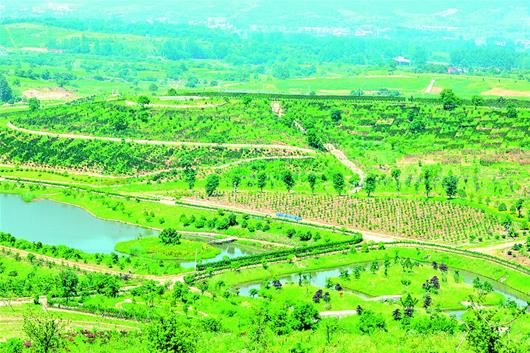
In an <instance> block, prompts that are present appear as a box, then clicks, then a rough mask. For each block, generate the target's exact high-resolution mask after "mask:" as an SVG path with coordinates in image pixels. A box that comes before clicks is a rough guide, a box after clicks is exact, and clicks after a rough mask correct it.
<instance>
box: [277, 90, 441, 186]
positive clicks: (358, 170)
mask: <svg viewBox="0 0 530 353" xmlns="http://www.w3.org/2000/svg"><path fill="white" fill-rule="evenodd" d="M433 84H434V83H433ZM271 109H272V112H273V113H274V114H276V115H277V116H279V117H281V116H283V109H282V106H281V105H280V102H272V103H271ZM294 126H295V127H296V128H297V129H298V130H300V132H301V133H302V134H305V133H306V129H304V127H303V126H302V124H300V123H299V122H298V121H296V120H295V121H294ZM324 147H325V148H326V150H327V151H328V152H329V153H331V154H332V155H333V156H334V157H335V158H337V159H338V160H339V162H341V163H342V164H343V165H345V166H346V167H347V168H348V169H350V170H351V171H352V172H354V173H355V174H357V175H359V186H357V187H355V188H354V189H353V190H351V192H352V193H356V192H359V191H360V190H361V189H362V188H363V185H364V179H365V178H366V175H365V173H364V172H363V171H362V170H361V168H359V167H358V166H357V165H355V163H353V162H352V161H350V160H349V159H348V157H346V155H345V154H344V152H342V151H341V150H339V149H337V148H336V147H335V146H334V145H332V144H331V143H327V144H325V145H324Z"/></svg>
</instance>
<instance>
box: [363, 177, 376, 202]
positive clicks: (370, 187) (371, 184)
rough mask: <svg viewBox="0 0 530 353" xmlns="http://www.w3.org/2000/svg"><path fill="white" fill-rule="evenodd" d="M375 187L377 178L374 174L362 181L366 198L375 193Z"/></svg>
mask: <svg viewBox="0 0 530 353" xmlns="http://www.w3.org/2000/svg"><path fill="white" fill-rule="evenodd" d="M376 185H377V177H376V176H375V175H374V174H370V175H368V176H367V177H366V180H365V181H364V190H365V191H366V193H367V194H368V197H370V196H371V195H372V193H373V192H374V191H375V188H376Z"/></svg>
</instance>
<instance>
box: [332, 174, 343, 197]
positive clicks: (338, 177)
mask: <svg viewBox="0 0 530 353" xmlns="http://www.w3.org/2000/svg"><path fill="white" fill-rule="evenodd" d="M345 186H346V182H345V181H344V175H342V173H335V174H333V187H334V188H335V191H337V194H339V195H341V194H342V193H343V192H344V187H345Z"/></svg>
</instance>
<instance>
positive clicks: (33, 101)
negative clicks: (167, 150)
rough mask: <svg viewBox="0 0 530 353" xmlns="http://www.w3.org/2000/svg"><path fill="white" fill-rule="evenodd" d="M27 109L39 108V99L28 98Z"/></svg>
mask: <svg viewBox="0 0 530 353" xmlns="http://www.w3.org/2000/svg"><path fill="white" fill-rule="evenodd" d="M28 106H29V110H30V111H32V112H34V111H36V110H38V109H39V108H40V101H39V100H38V99H37V98H30V99H29V100H28Z"/></svg>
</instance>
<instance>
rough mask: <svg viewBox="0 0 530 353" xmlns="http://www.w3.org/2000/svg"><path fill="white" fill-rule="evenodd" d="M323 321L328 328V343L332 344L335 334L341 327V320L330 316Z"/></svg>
mask: <svg viewBox="0 0 530 353" xmlns="http://www.w3.org/2000/svg"><path fill="white" fill-rule="evenodd" d="M323 322H324V328H325V329H326V342H327V344H330V343H331V339H332V337H333V335H334V334H335V332H337V330H338V329H339V321H338V319H336V318H329V319H327V320H324V321H323Z"/></svg>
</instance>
